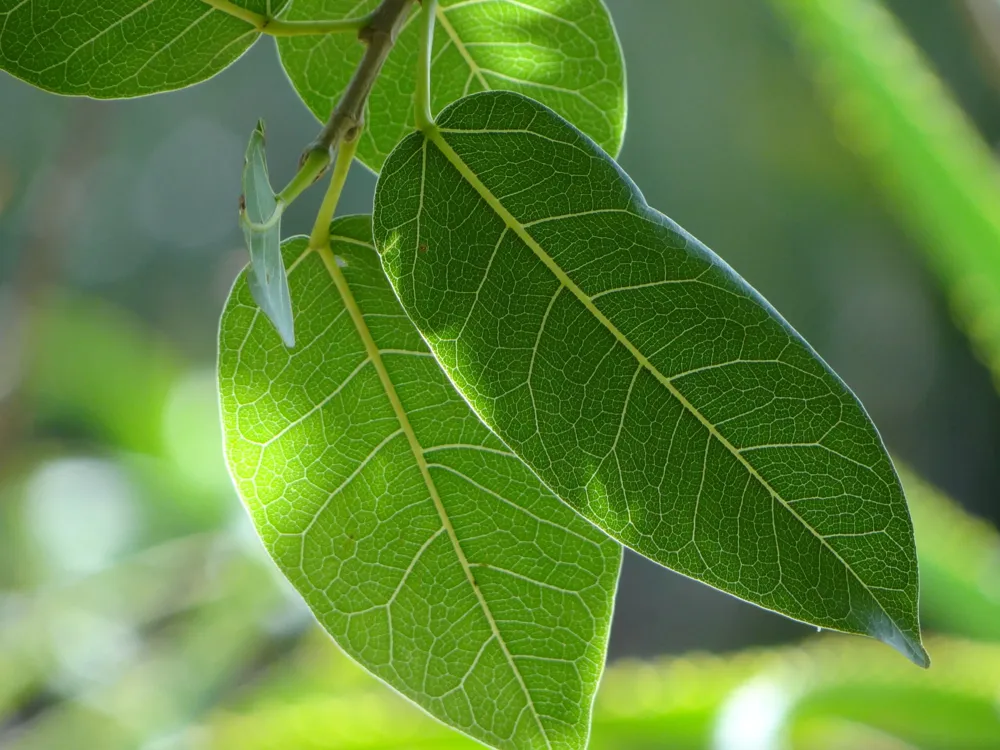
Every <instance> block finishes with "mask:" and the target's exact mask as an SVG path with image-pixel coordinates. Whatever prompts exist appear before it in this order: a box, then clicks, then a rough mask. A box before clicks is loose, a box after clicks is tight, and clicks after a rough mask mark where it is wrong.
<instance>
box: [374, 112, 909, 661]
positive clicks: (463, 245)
mask: <svg viewBox="0 0 1000 750" xmlns="http://www.w3.org/2000/svg"><path fill="white" fill-rule="evenodd" d="M375 239H376V243H377V245H378V247H379V250H380V252H381V253H382V261H383V265H384V267H385V270H386V273H387V274H388V275H389V278H390V281H391V282H392V283H393V285H394V286H395V288H396V291H397V293H398V295H399V297H400V299H401V301H402V303H403V307H404V308H405V309H406V311H407V313H408V314H409V316H410V318H411V319H412V320H413V321H414V323H415V324H416V325H417V327H418V328H419V329H420V331H421V333H422V334H423V335H424V337H425V338H426V339H427V341H428V342H429V343H430V345H431V348H432V350H433V351H434V354H435V355H436V357H437V358H438V360H439V361H440V362H441V363H442V365H443V366H444V367H445V370H446V371H447V372H448V375H449V376H450V378H451V379H452V381H453V382H454V383H455V384H456V385H457V387H458V389H459V391H460V392H461V393H462V394H463V395H464V396H465V397H466V399H467V400H468V401H469V403H470V404H471V405H472V406H473V408H474V409H476V411H477V412H478V414H479V415H480V416H481V417H482V418H483V420H484V421H485V422H486V424H488V425H489V426H490V427H491V428H492V429H494V430H495V431H496V433H497V434H498V435H499V436H500V438H501V439H502V440H504V441H505V442H506V443H507V445H509V446H510V447H511V448H512V449H513V450H514V452H515V453H517V454H518V455H519V456H520V457H521V458H522V459H523V460H524V461H526V462H527V464H528V465H529V466H530V467H531V468H532V469H533V470H534V471H535V472H536V473H537V474H538V475H539V477H541V479H542V480H543V481H544V482H545V483H546V484H547V485H548V486H549V487H550V488H552V489H553V490H554V491H555V492H556V493H557V494H558V495H559V496H560V497H562V498H563V499H564V500H565V501H566V502H567V503H569V504H570V505H572V506H573V507H574V508H575V509H576V510H578V511H579V512H581V513H582V514H583V515H585V516H586V517H587V518H589V519H590V520H591V521H593V522H594V523H595V524H597V525H598V526H600V527H601V528H603V529H605V530H606V531H607V532H608V533H610V534H611V535H612V536H614V537H615V538H617V539H619V540H621V541H622V542H624V543H625V544H627V545H629V546H630V547H632V548H633V549H635V550H637V551H638V552H640V553H642V554H644V555H646V556H647V557H650V558H651V559H653V560H656V561H657V562H659V563H661V564H663V565H666V566H668V567H671V568H673V569H675V570H678V571H680V572H682V573H684V574H686V575H689V576H691V577H693V578H697V579H699V580H701V581H704V582H706V583H709V584H711V585H713V586H716V587H718V588H720V589H723V590H724V591H728V592H730V593H732V594H734V595H736V596H739V597H741V598H743V599H746V600H749V601H752V602H754V603H756V604H759V605H761V606H763V607H766V608H768V609H772V610H775V611H778V612H781V613H783V614H786V615H788V616H790V617H794V618H796V619H799V620H805V621H807V622H810V623H813V624H815V625H819V626H822V627H826V628H831V629H835V630H842V631H846V632H852V633H864V634H868V635H871V636H874V637H876V638H878V639H879V640H882V641H884V642H886V643H888V644H889V645H891V646H893V647H895V648H897V649H898V650H899V651H900V652H902V653H903V654H905V655H906V656H908V657H909V658H910V659H912V660H913V661H914V662H916V663H918V664H921V665H926V664H927V663H928V659H927V655H926V653H925V652H924V649H923V647H922V646H921V645H920V632H919V625H918V621H917V561H916V553H915V549H914V542H913V530H912V525H911V523H910V517H909V513H908V511H907V507H906V501H905V499H904V496H903V491H902V489H901V487H900V484H899V480H898V479H897V477H896V474H895V472H894V470H893V467H892V463H891V461H890V459H889V456H888V455H887V454H886V452H885V449H884V447H883V446H882V442H881V440H880V438H879V436H878V433H877V432H876V430H875V427H874V426H873V425H872V424H871V422H870V420H869V419H868V416H867V415H866V413H865V412H864V410H863V408H862V407H861V405H860V404H859V403H858V401H857V400H856V398H855V397H854V395H853V394H852V393H851V392H850V391H849V390H848V388H847V387H846V386H845V385H844V384H843V383H842V382H841V381H840V380H839V379H838V378H837V376H836V375H835V374H834V373H833V372H832V371H831V370H830V369H829V368H828V367H827V366H826V365H825V363H824V362H823V361H822V360H821V359H820V358H819V357H818V356H817V355H816V354H815V352H813V350H812V349H811V348H810V347H809V346H808V344H806V343H805V342H804V341H803V340H802V339H801V338H800V337H799V335H798V334H797V333H796V332H795V331H794V330H793V329H792V328H791V327H790V326H789V325H788V324H787V323H786V322H785V321H784V320H783V319H782V318H781V317H780V316H779V315H778V314H777V313H776V312H775V311H774V310H773V309H772V308H771V307H770V306H769V305H768V304H767V302H765V301H764V300H763V299H762V298H761V297H760V296H759V295H758V294H757V293H756V292H755V291H754V290H753V289H751V288H750V287H749V286H748V285H747V284H746V282H744V281H743V280H742V279H741V278H740V277H739V276H737V275H736V273H735V272H733V270H732V269H730V268H729V267H728V266H727V265H726V264H725V263H724V262H723V261H722V260H721V259H719V258H718V257H717V256H716V255H714V254H713V253H712V252H711V251H710V250H708V249H707V248H706V247H705V246H704V245H702V244H701V243H699V242H698V241H697V240H696V239H695V238H694V237H691V236H690V235H689V234H687V233H686V232H684V230H682V229H681V228H679V227H678V226H677V225H676V224H674V223H673V222H672V221H670V219H668V218H667V217H665V216H663V215H662V214H660V213H658V212H656V211H654V210H652V209H651V208H649V207H648V206H647V205H646V203H645V201H644V200H643V198H642V195H641V194H640V193H639V191H638V189H637V188H636V187H635V186H634V184H633V183H632V182H631V181H630V180H629V179H628V177H627V176H626V175H624V174H623V173H622V172H621V170H620V168H619V167H618V166H617V164H615V162H614V161H613V160H611V159H610V158H609V157H608V156H607V155H606V154H605V153H603V152H602V151H601V150H600V149H598V148H597V147H596V146H595V145H594V144H593V143H592V142H591V141H590V140H589V139H587V138H586V137H585V136H584V135H582V134H581V133H580V132H579V131H577V130H576V129H574V128H573V127H572V126H571V125H570V124H569V123H567V122H566V121H565V120H562V119H561V118H560V117H559V116H558V115H556V114H555V113H553V112H552V111H551V110H548V109H546V108H545V107H544V106H542V105H541V104H539V103H537V102H533V101H531V100H530V99H526V98H524V97H522V96H520V95H517V94H512V93H500V92H495V93H483V94H477V95H474V96H471V97H468V98H467V99H463V100H461V101H460V102H458V103H456V104H455V105H453V106H451V107H449V108H448V109H446V110H445V111H444V112H443V113H442V115H441V117H440V120H439V128H438V129H436V130H433V131H432V132H431V133H430V135H429V136H424V135H423V134H420V133H416V134H413V135H411V136H409V137H408V138H407V139H406V140H404V141H403V142H402V143H401V144H400V146H399V147H398V148H397V149H396V150H395V151H394V152H393V154H392V156H391V157H390V159H389V160H388V161H387V162H386V165H385V168H384V170H383V173H382V177H381V178H380V180H379V183H378V188H377V191H376V198H375Z"/></svg>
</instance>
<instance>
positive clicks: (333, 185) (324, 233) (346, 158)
mask: <svg viewBox="0 0 1000 750" xmlns="http://www.w3.org/2000/svg"><path fill="white" fill-rule="evenodd" d="M357 149H358V139H357V138H355V139H354V140H353V141H344V142H343V143H341V144H340V148H338V149H337V159H336V161H334V163H333V177H331V178H330V187H329V188H328V189H327V191H326V196H325V197H324V198H323V204H322V205H321V206H320V208H319V213H318V214H317V215H316V223H315V224H314V225H313V230H312V234H311V235H309V247H311V248H312V249H313V250H319V249H320V248H324V247H325V248H328V247H329V246H330V222H331V221H333V215H334V213H336V211H337V204H338V203H340V194H341V193H342V192H344V183H346V182H347V173H348V172H349V171H350V169H351V164H352V163H353V162H354V152H355V151H357Z"/></svg>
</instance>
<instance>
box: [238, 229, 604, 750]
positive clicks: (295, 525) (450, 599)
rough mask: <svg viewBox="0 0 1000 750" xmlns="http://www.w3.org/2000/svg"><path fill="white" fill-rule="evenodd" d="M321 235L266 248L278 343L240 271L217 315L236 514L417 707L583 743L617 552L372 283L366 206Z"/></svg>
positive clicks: (525, 737) (503, 741) (503, 740)
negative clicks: (275, 255) (322, 247)
mask: <svg viewBox="0 0 1000 750" xmlns="http://www.w3.org/2000/svg"><path fill="white" fill-rule="evenodd" d="M332 231H333V234H334V240H333V251H334V252H335V253H336V254H337V256H338V259H339V260H335V259H334V256H333V255H332V254H331V253H329V252H328V251H322V252H311V251H310V250H309V249H308V247H307V242H306V240H305V239H302V238H299V239H294V240H290V241H288V242H286V243H285V245H284V253H285V260H286V262H287V263H288V269H289V280H290V282H291V288H292V292H293V299H294V309H295V312H296V327H297V329H298V337H299V345H298V348H297V349H296V350H295V351H289V350H287V349H285V348H284V347H283V346H281V342H280V341H279V339H278V337H277V335H276V334H275V333H274V331H273V330H272V329H271V327H270V326H269V325H267V323H266V322H264V321H263V318H262V316H261V315H260V312H259V310H258V309H257V307H256V306H255V305H254V304H253V302H252V300H251V298H250V295H249V293H248V291H247V287H246V284H245V283H243V282H242V279H241V280H240V281H238V282H237V284H236V286H235V288H234V291H233V294H232V296H231V298H230V300H229V302H228V303H227V305H226V309H225V312H224V313H223V318H222V330H221V334H220V342H219V346H220V360H219V368H220V373H219V382H220V390H221V399H222V413H223V423H224V427H225V442H226V455H227V459H228V462H229V466H230V470H231V472H232V474H233V477H234V479H235V482H236V485H237V488H238V490H239V492H240V495H241V496H242V497H243V499H244V501H245V502H246V504H247V506H248V508H249V510H250V513H251V516H252V517H253V521H254V524H255V525H256V527H257V530H258V532H259V533H260V535H261V537H262V539H263V541H264V544H265V546H266V547H267V549H268V551H269V553H270V554H271V556H272V557H273V558H274V560H275V562H276V563H277V564H278V566H279V567H280V568H281V570H282V571H283V572H284V573H285V575H287V576H288V578H289V579H290V580H291V581H292V583H293V584H294V585H295V586H296V587H297V588H298V590H299V591H300V592H301V593H302V595H303V597H304V598H305V600H306V602H307V603H308V604H309V606H310V607H311V608H312V610H313V612H314V613H315V614H316V616H317V618H318V619H319V621H320V622H321V623H322V625H323V626H324V627H325V628H326V630H327V631H328V632H329V633H330V634H331V635H332V636H333V637H334V639H335V640H336V641H337V643H339V644H340V645H341V647H343V648H344V650H345V651H347V653H349V654H350V655H351V656H352V657H354V658H355V659H356V660H357V661H358V662H360V663H361V664H362V665H364V666H365V667H366V668H368V669H369V670H370V671H371V672H373V673H374V674H375V675H377V676H378V677H380V678H382V679H383V680H385V681H386V682H387V683H389V684H390V685H392V686H393V687H394V688H396V689H397V690H399V691H400V692H401V693H403V694H404V695H406V696H408V697H409V698H410V699H411V700H413V701H414V702H415V703H417V704H419V705H420V706H422V707H423V708H424V709H425V710H427V711H428V712H429V713H431V714H432V715H434V716H436V717H437V718H439V719H441V720H442V721H444V722H446V723H447V724H449V725H451V726H453V727H456V728H458V729H461V730H462V731H464V732H466V733H468V734H470V735H472V736H473V737H476V738H477V739H479V740H481V741H483V742H486V743H488V744H490V745H492V746H495V747H502V748H535V747H539V748H541V747H565V748H583V747H584V746H585V745H586V738H587V735H588V731H589V722H590V707H591V703H592V701H593V697H594V694H595V692H596V689H597V683H598V680H599V678H600V675H601V671H602V668H603V663H604V654H605V648H606V644H607V637H608V630H609V626H610V617H611V609H612V603H613V599H614V590H615V586H616V583H617V576H618V568H619V564H620V559H621V548H620V546H619V545H618V544H617V543H616V542H614V541H613V540H611V539H609V538H608V537H606V536H604V535H603V534H601V533H600V532H599V531H598V530H597V529H595V528H594V527H593V526H591V525H590V524H588V523H586V522H585V521H584V520H583V519H582V518H580V517H579V516H577V515H576V514H574V513H573V512H572V511H571V510H570V509H569V508H568V507H566V506H565V505H564V504H562V503H560V502H559V501H558V500H557V499H556V498H554V497H553V496H552V495H551V494H550V493H549V492H548V491H547V490H545V489H544V487H543V486H542V485H541V484H540V483H539V481H538V480H537V478H535V477H534V475H533V474H531V472H530V471H529V470H528V469H527V467H525V466H524V465H523V464H522V463H521V462H520V461H519V460H517V458H515V457H514V456H513V455H512V454H511V453H510V452H509V451H508V450H507V449H506V447H505V446H504V445H503V444H502V443H501V442H500V441H499V440H497V438H496V437H495V436H493V435H492V434H491V433H490V432H489V431H488V430H487V429H486V428H485V427H484V426H483V425H482V424H481V423H480V422H479V420H478V419H476V417H475V415H474V414H473V413H472V412H471V410H470V409H469V407H468V405H467V404H466V403H465V402H464V401H463V400H462V399H461V397H460V396H459V395H458V394H457V393H456V392H455V391H454V389H453V388H452V387H451V385H450V384H449V382H448V380H447V378H446V377H445V375H444V373H443V372H441V370H440V368H439V367H438V365H437V363H436V362H435V360H434V358H433V357H432V356H431V355H430V352H428V351H427V349H426V346H425V344H424V343H423V341H422V340H421V338H420V336H419V334H418V333H417V331H416V329H415V328H413V326H412V325H410V324H409V323H408V322H407V320H406V317H405V316H404V314H403V311H402V310H401V309H400V307H399V303H398V301H397V300H396V298H395V297H394V296H393V293H392V290H391V289H390V287H389V285H388V282H387V281H386V280H385V276H384V274H383V273H382V270H381V268H380V266H379V261H378V257H377V255H376V254H375V252H374V249H373V247H372V245H371V224H370V217H351V218H348V219H341V220H338V221H336V222H334V224H333V227H332ZM338 262H339V263H340V264H342V265H343V269H342V270H343V274H344V276H345V277H346V279H347V283H348V284H349V285H350V289H351V290H352V292H353V295H354V297H355V299H356V301H357V305H358V307H359V308H360V313H359V315H362V316H363V319H364V323H365V324H366V328H361V327H360V326H358V325H356V323H355V320H354V318H353V316H352V309H351V308H350V307H349V306H345V302H344V300H343V299H342V298H341V296H340V295H339V294H338V291H337V288H336V286H335V282H334V280H333V278H332V276H333V269H334V268H335V267H336V265H337V264H338ZM366 331H370V337H371V343H370V347H366V343H365V342H366V338H365V337H366V336H367V335H368V334H367V333H366ZM373 351H374V353H373ZM379 362H381V363H382V364H384V368H385V372H384V374H383V373H380V370H379V367H380V365H378V363H379ZM383 375H384V378H385V380H383V379H382V378H383ZM387 382H388V383H390V384H391V385H392V386H393V391H394V393H395V394H396V395H397V396H398V401H395V400H394V399H395V396H394V395H393V393H392V392H390V390H389V386H387V385H386V383H387ZM401 415H402V416H401ZM405 418H408V422H406V421H405Z"/></svg>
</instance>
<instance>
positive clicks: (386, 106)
mask: <svg viewBox="0 0 1000 750" xmlns="http://www.w3.org/2000/svg"><path fill="white" fill-rule="evenodd" d="M377 5H378V0H361V1H360V2H359V1H358V0H296V2H295V4H294V5H293V6H292V8H291V9H290V10H289V13H288V18H289V19H299V20H317V19H337V18H347V17H351V18H354V17H357V16H360V15H362V14H363V13H366V12H368V11H370V10H372V9H374V8H375V7H376V6H377ZM418 13H419V12H418ZM418 13H415V14H414V16H411V18H410V19H408V21H407V25H406V27H405V28H404V29H403V31H402V32H401V33H400V35H399V39H398V41H397V43H396V47H395V49H394V50H393V52H392V55H390V57H389V59H388V60H387V61H386V64H385V68H384V69H383V71H382V76H381V78H380V79H379V82H378V83H377V84H376V85H375V89H374V91H373V92H372V95H371V100H370V104H369V109H368V122H367V127H366V128H365V132H364V134H363V135H362V137H361V143H360V144H359V148H358V158H359V159H360V160H361V161H362V162H364V164H365V165H366V166H368V167H369V168H371V169H372V170H374V171H376V172H377V171H378V170H379V169H381V168H382V163H383V162H384V161H385V158H386V156H387V155H388V154H389V152H390V151H391V150H392V149H393V147H394V146H395V145H396V144H397V143H398V142H399V141H400V139H402V138H403V137H404V136H405V135H406V134H407V133H409V132H410V129H411V128H412V125H413V122H414V109H413V94H414V88H415V81H416V68H417V51H418V49H417V48H418V43H419V35H420V23H419V22H418V20H417V19H416V18H415V16H416V15H417V14H418ZM278 49H279V51H280V53H281V62H282V65H284V67H285V70H286V71H287V72H288V77H289V79H291V81H292V85H293V86H294V87H295V90H296V91H297V92H298V94H299V96H301V97H302V100H303V101H304V102H305V103H306V106H308V107H309V109H310V110H312V112H313V114H315V115H316V117H318V118H319V119H320V120H326V119H327V117H328V116H329V114H330V112H331V111H332V109H333V107H334V105H335V104H336V103H337V101H338V100H339V99H340V95H341V93H342V92H343V90H344V89H345V88H346V86H347V83H348V81H349V80H350V78H351V75H352V73H353V72H354V68H355V67H356V66H357V64H358V61H359V60H360V59H361V54H362V51H363V50H362V48H361V46H360V45H359V44H358V42H357V39H355V38H353V36H352V35H345V34H334V35H331V36H326V37H294V38H292V37H290V38H283V39H280V40H279V41H278ZM431 77H432V91H433V102H432V104H433V109H434V111H435V112H437V111H438V110H440V109H441V108H442V107H444V106H445V105H447V104H449V103H451V102H453V101H455V100H456V99H458V98H459V97H462V96H464V95H466V94H469V93H473V92H476V91H485V90H491V89H507V90H511V91H519V92H521V93H524V94H529V95H531V96H533V97H535V98H536V99H538V100H540V101H542V102H544V103H545V104H547V105H548V106H550V107H552V108H553V109H554V110H556V111H557V112H559V113H560V114H561V115H562V116H563V117H565V118H567V119H568V120H569V121H570V122H572V123H573V124H574V125H576V126H577V127H578V128H580V129H581V130H583V131H584V132H585V133H587V134H588V135H589V136H590V137H591V138H593V139H594V140H595V141H597V142H598V143H599V144H600V145H601V146H602V147H603V148H604V149H605V150H607V151H608V152H609V153H611V154H613V155H614V154H617V153H618V150H619V149H620V148H621V145H622V138H623V137H624V135H625V66H624V63H623V61H622V56H621V48H620V46H619V44H618V37H617V35H616V33H615V29H614V26H613V24H612V22H611V17H610V15H609V14H608V11H607V8H605V7H604V3H603V2H602V0H572V1H570V0H442V1H441V2H440V3H439V4H438V11H437V33H436V35H435V38H434V58H433V68H432V76H431Z"/></svg>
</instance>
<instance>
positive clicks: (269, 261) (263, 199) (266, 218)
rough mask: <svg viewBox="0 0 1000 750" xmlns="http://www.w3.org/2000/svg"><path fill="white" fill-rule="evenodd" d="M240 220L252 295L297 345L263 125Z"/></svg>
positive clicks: (251, 153)
mask: <svg viewBox="0 0 1000 750" xmlns="http://www.w3.org/2000/svg"><path fill="white" fill-rule="evenodd" d="M240 218H241V221H240V224H241V225H242V227H243V237H244V239H245V240H246V243H247V249H248V250H249V251H250V267H251V269H252V271H253V272H252V273H251V274H250V275H249V276H248V277H247V282H248V283H249V285H250V292H251V293H252V294H253V298H254V300H256V302H257V304H258V305H260V308H261V310H263V311H264V314H265V315H267V317H268V319H269V320H270V321H271V322H272V323H273V324H274V327H275V328H276V329H277V331H278V333H279V334H280V335H281V340H282V341H284V342H285V346H295V324H294V321H293V320H292V300H291V297H290V295H289V291H288V279H287V278H286V276H285V264H284V261H283V260H282V258H281V213H280V209H279V207H278V199H277V197H276V196H275V194H274V190H272V189H271V180H270V178H269V177H268V176H267V156H266V153H265V151H264V123H263V122H258V123H257V127H256V128H255V129H254V131H253V134H252V135H251V136H250V144H249V145H248V146H247V155H246V163H245V164H244V166H243V206H242V207H241V216H240Z"/></svg>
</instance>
